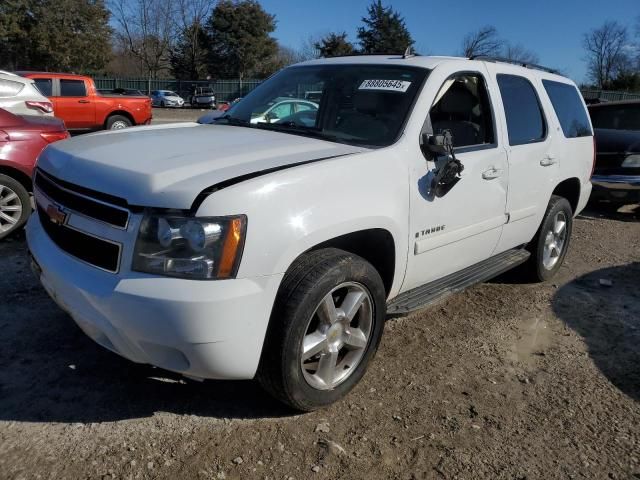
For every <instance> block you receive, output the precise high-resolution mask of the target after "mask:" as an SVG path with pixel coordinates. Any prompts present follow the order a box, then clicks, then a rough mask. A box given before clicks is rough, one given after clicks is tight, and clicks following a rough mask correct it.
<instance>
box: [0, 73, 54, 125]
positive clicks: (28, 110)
mask: <svg viewBox="0 0 640 480" xmlns="http://www.w3.org/2000/svg"><path fill="white" fill-rule="evenodd" d="M0 108H2V109H4V110H7V111H9V112H11V113H13V114H15V115H47V116H53V104H52V103H51V102H50V101H49V99H48V98H47V97H45V96H44V95H42V93H41V92H40V91H39V90H38V88H37V86H36V84H35V82H34V81H33V80H31V79H30V78H24V77H20V76H18V75H16V74H14V73H9V72H5V71H2V70H0Z"/></svg>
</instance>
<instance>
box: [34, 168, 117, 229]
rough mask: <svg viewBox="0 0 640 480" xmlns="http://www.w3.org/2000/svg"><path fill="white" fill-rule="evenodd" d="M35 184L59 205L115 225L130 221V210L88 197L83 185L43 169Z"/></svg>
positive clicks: (39, 171)
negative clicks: (70, 181)
mask: <svg viewBox="0 0 640 480" xmlns="http://www.w3.org/2000/svg"><path fill="white" fill-rule="evenodd" d="M35 184H36V186H37V187H38V188H39V189H40V190H41V191H42V193H44V194H45V195H47V197H49V198H50V199H51V200H53V201H54V202H56V203H57V204H58V205H62V206H63V207H66V208H68V209H70V210H73V211H75V212H78V213H80V214H82V215H85V216H87V217H90V218H94V219H96V220H99V221H101V222H104V223H107V224H109V225H112V226H114V227H118V228H127V223H128V222H129V211H128V210H126V209H123V208H119V207H114V206H112V205H107V204H105V203H102V202H99V201H96V200H93V199H91V198H88V197H86V196H85V195H84V194H82V193H80V192H79V190H80V189H81V188H82V187H75V186H74V185H69V184H67V183H66V182H62V181H60V180H57V179H55V178H53V177H51V176H50V175H47V174H45V173H43V172H42V171H41V170H38V171H37V173H36V179H35ZM63 185H64V186H63ZM74 190H75V191H74ZM83 190H86V189H83ZM92 193H98V192H92ZM103 195H104V194H103ZM94 196H95V195H94ZM108 197H111V196H108ZM113 199H116V197H113ZM117 201H118V202H119V203H121V202H122V201H121V200H120V199H117Z"/></svg>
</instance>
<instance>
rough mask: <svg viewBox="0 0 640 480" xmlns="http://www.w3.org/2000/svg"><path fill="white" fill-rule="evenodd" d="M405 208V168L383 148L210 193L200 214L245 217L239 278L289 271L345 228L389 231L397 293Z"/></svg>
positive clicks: (404, 248)
mask: <svg viewBox="0 0 640 480" xmlns="http://www.w3.org/2000/svg"><path fill="white" fill-rule="evenodd" d="M408 212H409V194H408V169H407V166H406V164H405V163H404V162H403V161H402V159H401V158H399V157H398V156H397V155H396V154H395V152H394V150H393V148H386V149H380V150H375V151H366V152H363V153H359V154H354V155H349V156H344V157H339V158H334V159H328V160H323V161H320V162H317V163H312V164H307V165H301V166H297V167H292V168H289V169H285V170H281V171H278V172H273V173H269V174H266V175H263V176H259V177H256V178H253V179H251V180H247V181H245V182H241V183H239V184H236V185H233V186H230V187H227V188H225V189H222V190H219V191H217V192H215V193H213V194H211V195H210V196H209V197H207V198H206V199H205V200H204V201H203V202H202V204H201V205H200V207H199V209H198V212H197V215H198V216H215V215H233V214H245V215H247V218H248V224H247V237H246V242H245V248H244V252H243V256H242V261H241V264H240V269H239V271H238V277H240V278H245V277H255V276H260V275H272V274H278V273H284V272H286V270H287V269H288V268H289V266H290V265H291V263H292V262H293V261H294V260H295V259H296V258H297V257H298V256H299V255H301V254H302V253H304V252H305V251H307V250H309V249H310V248H312V247H314V246H315V245H318V244H320V243H323V242H326V241H328V240H331V239H333V238H336V237H339V236H342V235H345V234H348V233H353V232H357V231H361V230H367V229H374V228H376V229H384V230H387V231H388V232H389V233H390V234H391V235H392V237H393V239H394V243H395V249H396V252H395V253H396V255H395V258H396V266H395V272H394V284H393V286H392V288H391V292H390V293H391V294H392V295H393V294H395V293H396V292H397V290H399V288H400V285H401V283H402V280H403V278H404V270H405V266H406V261H407V241H408V233H407V228H408Z"/></svg>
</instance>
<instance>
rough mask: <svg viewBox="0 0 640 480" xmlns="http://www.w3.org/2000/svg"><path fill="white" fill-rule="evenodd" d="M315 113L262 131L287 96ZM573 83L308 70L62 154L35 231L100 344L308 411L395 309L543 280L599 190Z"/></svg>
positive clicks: (447, 63) (42, 187) (350, 379)
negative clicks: (510, 274) (212, 111)
mask: <svg viewBox="0 0 640 480" xmlns="http://www.w3.org/2000/svg"><path fill="white" fill-rule="evenodd" d="M308 90H313V91H318V92H322V93H321V95H320V96H319V98H318V100H317V104H318V105H319V108H318V109H317V110H303V111H294V112H292V113H291V115H289V116H285V117H281V118H278V119H273V120H271V121H269V119H266V120H265V121H264V122H262V123H258V124H254V123H252V122H251V119H252V117H253V115H254V114H255V113H256V112H262V111H264V106H265V105H268V104H269V102H271V101H272V100H273V99H275V98H282V97H289V98H300V94H301V92H305V91H308ZM593 158H594V144H593V136H592V129H591V124H590V121H589V118H588V115H587V110H586V108H585V105H584V102H583V100H582V98H581V96H580V94H579V92H578V90H577V89H576V86H575V85H574V83H573V82H571V81H570V80H568V79H566V78H564V77H562V76H559V75H557V74H554V73H550V72H548V71H544V70H541V69H536V68H524V67H522V66H516V65H512V64H507V63H503V62H500V61H494V60H487V59H485V60H468V59H461V58H439V57H403V56H361V57H344V58H336V59H328V60H314V61H310V62H306V63H302V64H298V65H295V66H292V67H289V68H286V69H284V70H283V71H281V72H279V73H278V74H277V75H275V76H273V77H272V78H270V79H269V80H267V81H265V82H264V83H263V84H262V85H260V86H259V87H258V88H256V89H255V90H254V91H253V92H252V93H251V94H250V95H248V96H247V97H246V98H244V99H243V100H242V102H240V103H238V104H237V105H235V106H234V107H233V108H232V109H231V110H230V111H229V112H228V113H227V114H226V115H224V116H222V117H220V118H219V119H218V120H216V121H215V122H214V123H213V124H212V125H198V124H195V123H194V124H180V125H178V124H175V125H164V126H153V127H144V128H137V129H135V130H133V129H132V130H123V131H120V132H108V133H98V134H94V135H87V136H83V137H78V138H75V139H72V140H70V141H67V142H61V143H59V144H54V145H51V146H49V147H47V149H46V150H45V151H44V153H43V154H42V156H41V157H40V160H39V166H38V170H37V173H36V175H35V187H34V192H35V198H36V201H37V206H38V207H37V212H36V213H35V214H34V215H33V216H32V217H31V219H30V221H29V224H28V228H27V235H28V243H29V248H30V250H31V252H32V254H33V257H34V269H35V270H36V272H38V275H39V276H40V279H41V282H42V284H43V285H44V287H45V288H46V290H47V291H48V292H49V294H50V295H51V297H52V298H53V299H54V300H55V301H56V302H57V303H58V304H59V305H60V306H61V307H62V308H63V309H64V310H66V311H67V312H68V313H69V314H70V315H71V316H72V317H73V319H74V320H75V321H76V322H77V324H78V325H79V326H80V327H81V328H82V329H83V330H84V331H85V332H86V333H87V335H89V336H90V337H91V338H92V339H94V340H95V341H96V342H97V343H99V344H100V345H102V346H104V347H106V348H108V349H110V350H112V351H114V352H116V353H118V354H120V355H122V356H124V357H126V358H129V359H131V360H132V361H134V362H141V363H149V364H153V365H157V366H159V367H162V368H165V369H168V370H172V371H175V372H180V373H182V374H183V375H185V376H186V377H190V378H197V379H204V378H226V379H250V378H254V377H257V378H258V379H259V380H260V382H261V383H262V384H263V385H264V387H265V388H266V389H267V390H268V391H269V392H271V393H272V394H273V395H275V396H276V397H277V398H279V399H280V400H282V401H284V402H285V403H287V404H289V405H291V406H292V407H294V408H296V409H300V410H313V409H315V408H319V407H322V406H325V405H327V404H330V403H331V402H334V401H336V400H338V399H340V398H341V397H343V396H344V395H346V394H347V392H349V391H350V390H351V389H352V388H353V387H354V385H355V384H356V383H357V382H358V381H359V380H360V378H361V377H362V376H363V374H364V372H365V370H366V368H367V365H368V364H369V362H370V361H371V359H372V358H373V356H374V353H375V351H376V348H377V347H378V344H379V342H380V337H381V335H382V331H383V324H384V321H385V318H386V316H387V315H388V314H392V315H398V314H405V313H408V312H411V311H413V310H415V309H418V308H421V307H424V306H426V305H429V304H431V303H432V302H434V301H436V300H437V299H439V298H441V297H442V296H443V295H446V294H448V293H451V292H454V291H457V290H458V289H460V288H462V287H464V286H467V285H471V284H472V283H475V282H479V281H483V280H486V279H488V278H490V277H492V276H495V275H497V274H499V273H501V272H503V271H505V270H507V269H509V268H512V267H515V266H520V268H521V269H522V270H523V273H525V274H527V275H529V276H530V277H531V278H534V279H537V280H546V279H548V278H550V277H551V276H552V275H554V274H555V273H556V272H557V271H558V269H559V268H560V266H561V264H562V261H563V259H564V257H565V254H566V252H567V248H568V245H569V240H570V236H571V226H572V219H573V217H574V216H575V215H576V214H577V213H578V212H580V211H581V210H582V208H583V207H584V205H585V204H586V202H587V199H588V198H589V193H590V191H591V184H590V181H589V179H590V175H591V171H592V166H593Z"/></svg>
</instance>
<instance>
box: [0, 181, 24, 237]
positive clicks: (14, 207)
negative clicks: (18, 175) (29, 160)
mask: <svg viewBox="0 0 640 480" xmlns="http://www.w3.org/2000/svg"><path fill="white" fill-rule="evenodd" d="M30 214H31V198H30V197H29V192H27V189H26V188H24V186H23V185H22V184H21V183H20V182H18V181H17V180H15V179H14V178H12V177H8V176H7V175H0V240H2V239H3V238H5V237H8V236H9V235H11V234H12V233H14V232H16V231H18V230H20V229H21V228H22V227H23V226H24V224H25V223H26V222H27V219H28V218H29V215H30Z"/></svg>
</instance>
